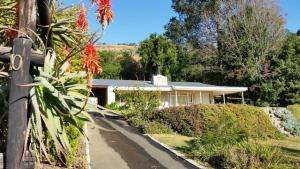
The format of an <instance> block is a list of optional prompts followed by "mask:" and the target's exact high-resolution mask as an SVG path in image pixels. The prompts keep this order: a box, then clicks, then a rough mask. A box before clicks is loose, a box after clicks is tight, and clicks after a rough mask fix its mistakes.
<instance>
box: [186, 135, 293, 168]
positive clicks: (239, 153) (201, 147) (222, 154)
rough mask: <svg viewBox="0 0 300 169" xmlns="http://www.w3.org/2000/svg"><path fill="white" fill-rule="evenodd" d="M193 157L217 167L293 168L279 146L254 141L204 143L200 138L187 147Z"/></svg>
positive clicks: (187, 151)
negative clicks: (219, 143) (232, 143)
mask: <svg viewBox="0 0 300 169" xmlns="http://www.w3.org/2000/svg"><path fill="white" fill-rule="evenodd" d="M186 153H188V154H189V155H190V156H192V157H193V158H196V159H199V160H202V161H205V162H208V163H209V164H210V165H211V166H213V167H215V168H220V169H221V168H228V169H229V168H230V169H231V168H239V169H248V168H249V169H250V168H266V169H267V168H270V169H271V168H272V169H274V168H278V169H285V168H292V167H291V165H290V164H288V163H287V162H286V158H285V156H284V154H283V153H282V151H281V150H280V149H279V148H276V147H272V146H268V145H261V144H259V143H256V142H252V141H243V142H240V143H237V144H235V145H231V144H224V145H218V144H211V143H208V144H203V142H202V141H201V140H199V139H195V140H192V141H190V143H189V149H186Z"/></svg>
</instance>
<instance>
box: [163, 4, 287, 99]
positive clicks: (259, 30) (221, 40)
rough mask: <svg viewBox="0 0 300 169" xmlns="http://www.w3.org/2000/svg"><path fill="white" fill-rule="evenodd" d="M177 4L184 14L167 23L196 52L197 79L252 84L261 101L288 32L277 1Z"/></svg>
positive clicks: (172, 35)
mask: <svg viewBox="0 0 300 169" xmlns="http://www.w3.org/2000/svg"><path fill="white" fill-rule="evenodd" d="M172 2H173V5H172V7H173V8H174V10H175V11H176V12H177V13H178V14H179V16H178V17H176V18H172V19H171V20H170V23H169V24H168V25H167V26H166V36H167V37H169V38H170V39H172V40H173V41H174V42H175V43H181V44H184V45H185V46H188V47H189V51H192V52H193V53H195V55H196V56H195V57H194V58H195V60H196V61H195V62H196V63H198V64H199V63H201V66H200V65H198V66H197V65H191V67H194V69H195V70H198V72H199V74H198V76H196V77H198V79H197V81H198V80H201V81H203V82H210V83H214V84H220V83H221V84H222V85H242V86H249V87H251V88H250V92H249V95H250V97H251V98H252V99H253V100H257V99H258V97H259V94H260V93H259V91H260V88H261V85H262V83H265V82H266V81H267V80H268V79H269V78H270V77H271V74H272V73H273V72H271V70H270V67H271V66H272V65H271V64H272V63H273V62H272V60H274V59H276V57H277V56H278V53H279V51H280V48H281V45H282V42H283V39H284V36H285V33H286V32H285V29H284V19H283V17H282V16H281V15H280V10H279V7H278V5H277V3H276V1H275V0H270V1H264V0H252V1H249V0H227V1H224V0H199V1H185V0H173V1H172ZM195 62H194V63H195ZM200 71H202V72H200ZM191 72H193V71H191ZM199 77H201V78H199ZM192 81H193V80H192ZM256 94H257V95H256Z"/></svg>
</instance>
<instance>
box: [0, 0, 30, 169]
mask: <svg viewBox="0 0 300 169" xmlns="http://www.w3.org/2000/svg"><path fill="white" fill-rule="evenodd" d="M17 3H18V7H19V8H18V12H19V21H18V22H19V30H20V32H19V34H18V38H16V39H15V40H14V43H13V50H12V52H13V54H14V55H18V56H19V57H17V58H18V59H16V58H14V62H13V64H14V65H13V67H14V68H12V69H11V70H10V72H9V74H10V78H9V82H8V84H9V107H8V136H7V145H6V159H5V161H6V168H7V169H28V168H34V167H33V166H29V165H28V163H27V162H26V161H24V159H25V158H24V152H26V149H24V148H27V145H25V139H26V131H27V124H28V117H29V106H30V104H29V99H30V98H29V90H30V87H21V86H20V84H29V83H32V77H31V75H30V61H31V49H32V46H33V43H34V41H35V33H34V32H35V31H36V0H18V1H17ZM24 34H26V35H28V36H29V37H30V39H27V38H24ZM16 65H18V66H16Z"/></svg>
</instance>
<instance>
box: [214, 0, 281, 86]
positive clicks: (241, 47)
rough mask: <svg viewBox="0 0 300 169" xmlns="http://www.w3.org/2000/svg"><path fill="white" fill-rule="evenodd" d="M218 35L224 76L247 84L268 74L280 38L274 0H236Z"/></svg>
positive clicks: (276, 8) (279, 20)
mask: <svg viewBox="0 0 300 169" xmlns="http://www.w3.org/2000/svg"><path fill="white" fill-rule="evenodd" d="M234 6H235V7H236V9H235V10H234V12H231V13H232V14H230V15H229V16H228V17H227V22H226V23H225V24H224V26H223V31H222V33H221V34H220V35H219V39H220V46H218V50H219V54H220V56H219V59H220V61H221V64H222V66H223V67H224V69H225V71H226V74H227V77H228V78H229V79H230V80H231V79H235V80H236V81H240V84H242V85H247V86H251V85H253V84H255V85H256V84H257V83H261V82H263V81H264V80H265V79H267V78H268V76H270V74H271V72H270V66H271V65H270V64H271V61H272V60H273V59H274V58H276V56H277V55H278V52H279V50H280V48H281V45H282V42H283V40H284V35H285V29H284V19H283V17H282V16H281V15H280V10H279V8H278V6H277V5H276V4H275V1H262V0H253V1H246V0H239V1H237V2H236V3H235V4H234Z"/></svg>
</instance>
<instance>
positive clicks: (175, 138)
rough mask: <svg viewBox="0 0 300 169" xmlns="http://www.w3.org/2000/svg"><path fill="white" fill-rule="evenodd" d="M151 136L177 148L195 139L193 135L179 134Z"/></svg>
mask: <svg viewBox="0 0 300 169" xmlns="http://www.w3.org/2000/svg"><path fill="white" fill-rule="evenodd" d="M151 136H152V137H153V138H155V139H156V140H158V141H160V142H162V143H164V144H165V145H167V146H168V147H170V148H172V149H176V150H178V149H181V148H184V147H186V146H188V144H187V142H188V141H190V140H192V139H193V137H187V136H182V135H179V134H151Z"/></svg>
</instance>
